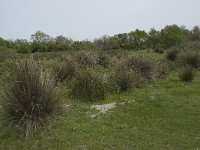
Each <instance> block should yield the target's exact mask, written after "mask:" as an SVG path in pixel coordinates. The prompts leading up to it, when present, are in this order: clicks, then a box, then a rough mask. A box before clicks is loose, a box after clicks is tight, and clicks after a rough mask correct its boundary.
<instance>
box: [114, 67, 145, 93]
mask: <svg viewBox="0 0 200 150" xmlns="http://www.w3.org/2000/svg"><path fill="white" fill-rule="evenodd" d="M114 80H115V83H116V85H117V86H118V88H119V90H120V91H128V90H131V89H133V88H134V87H136V86H138V84H139V83H140V82H141V78H140V76H139V75H138V73H137V72H135V71H134V70H132V69H128V68H126V67H124V68H117V70H116V72H115V74H114Z"/></svg>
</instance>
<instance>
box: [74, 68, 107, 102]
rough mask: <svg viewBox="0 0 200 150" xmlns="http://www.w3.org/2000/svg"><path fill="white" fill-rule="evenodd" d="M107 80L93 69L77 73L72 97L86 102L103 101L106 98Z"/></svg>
mask: <svg viewBox="0 0 200 150" xmlns="http://www.w3.org/2000/svg"><path fill="white" fill-rule="evenodd" d="M106 87H107V84H106V79H105V77H104V76H103V75H101V74H99V73H97V72H94V71H93V70H91V69H84V70H80V71H79V72H77V74H76V76H75V78H74V80H73V82H72V88H71V90H72V95H73V96H74V97H76V98H80V99H85V100H90V101H94V100H99V99H100V100H103V99H104V98H105V96H106Z"/></svg>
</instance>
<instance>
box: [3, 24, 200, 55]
mask: <svg viewBox="0 0 200 150" xmlns="http://www.w3.org/2000/svg"><path fill="white" fill-rule="evenodd" d="M190 41H199V42H200V27H199V26H195V27H193V28H192V29H191V30H189V29H186V28H185V27H184V26H178V25H167V26H165V27H164V28H163V29H161V30H156V29H154V28H152V29H150V31H149V32H146V31H144V30H139V29H136V30H135V31H131V32H129V33H121V34H116V35H114V36H102V37H100V38H97V39H94V40H93V41H88V40H84V41H73V40H72V39H71V38H67V37H64V36H63V35H59V36H57V37H55V38H53V37H51V36H49V35H48V34H45V33H43V32H41V31H37V32H36V33H34V34H32V35H31V41H28V40H26V39H17V40H14V41H12V40H6V39H3V38H0V46H1V47H7V48H13V49H16V50H17V51H18V52H21V53H28V52H31V53H34V52H50V51H67V50H87V49H94V50H117V49H128V50H139V49H154V50H155V49H168V48H170V47H173V46H177V45H179V44H181V43H185V42H190Z"/></svg>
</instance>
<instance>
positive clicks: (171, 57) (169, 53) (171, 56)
mask: <svg viewBox="0 0 200 150" xmlns="http://www.w3.org/2000/svg"><path fill="white" fill-rule="evenodd" d="M177 55H178V50H177V49H176V48H172V49H170V50H168V51H167V55H166V57H167V59H169V60H175V59H176V58H177Z"/></svg>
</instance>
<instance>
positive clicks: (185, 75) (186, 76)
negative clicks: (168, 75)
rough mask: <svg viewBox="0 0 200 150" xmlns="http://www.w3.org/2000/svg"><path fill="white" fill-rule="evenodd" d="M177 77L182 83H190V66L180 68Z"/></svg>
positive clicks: (192, 76)
mask: <svg viewBox="0 0 200 150" xmlns="http://www.w3.org/2000/svg"><path fill="white" fill-rule="evenodd" d="M179 77H180V79H181V80H182V81H185V82H191V81H192V80H193V79H194V70H193V68H192V67H191V66H189V65H188V66H185V67H182V68H181V69H180V71H179Z"/></svg>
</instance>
